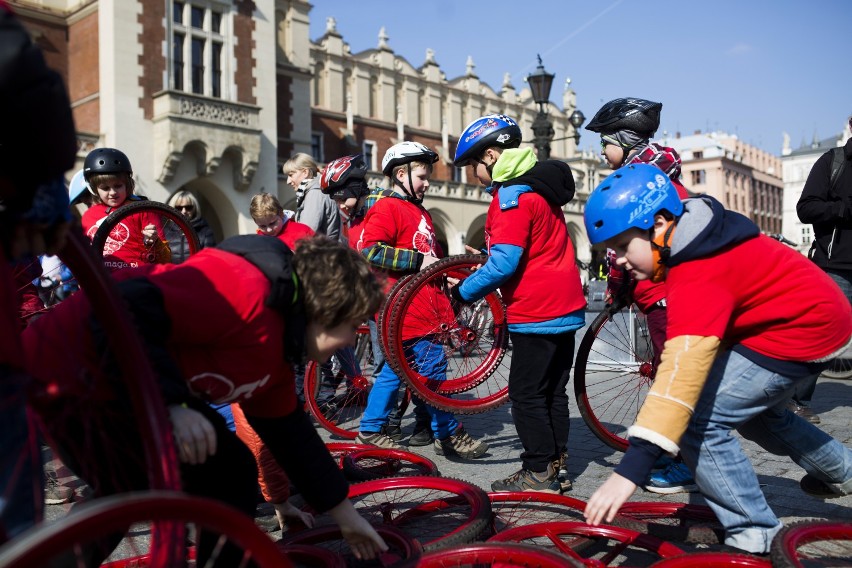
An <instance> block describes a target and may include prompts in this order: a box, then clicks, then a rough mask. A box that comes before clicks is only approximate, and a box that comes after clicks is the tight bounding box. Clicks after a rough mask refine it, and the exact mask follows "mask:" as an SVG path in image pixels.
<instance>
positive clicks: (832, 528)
mask: <svg viewBox="0 0 852 568" xmlns="http://www.w3.org/2000/svg"><path fill="white" fill-rule="evenodd" d="M770 558H771V560H772V565H773V566H777V567H779V568H788V567H795V568H804V567H811V566H852V522H850V521H831V520H829V521H803V522H801V523H796V524H792V525H790V526H787V527H784V528H783V529H781V531H780V532H779V533H778V534H777V535H775V539H774V540H773V541H772V548H771V551H770Z"/></svg>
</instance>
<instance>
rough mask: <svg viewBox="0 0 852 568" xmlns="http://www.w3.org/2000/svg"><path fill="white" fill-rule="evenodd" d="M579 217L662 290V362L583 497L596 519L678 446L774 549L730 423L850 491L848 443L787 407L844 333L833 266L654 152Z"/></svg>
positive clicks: (749, 529)
mask: <svg viewBox="0 0 852 568" xmlns="http://www.w3.org/2000/svg"><path fill="white" fill-rule="evenodd" d="M584 220H585V224H586V232H587V233H588V234H589V240H590V241H591V243H592V244H593V245H594V244H599V243H605V244H606V245H607V246H609V247H610V248H612V249H614V250H615V252H616V254H617V261H616V262H617V264H618V266H620V267H621V268H622V269H624V270H626V271H628V272H629V273H630V274H631V276H633V277H634V278H636V279H637V280H651V281H654V282H662V281H665V282H666V285H667V293H668V297H667V299H668V306H667V309H668V326H667V337H668V339H667V341H666V346H665V349H664V350H663V353H662V359H661V361H660V367H659V369H658V370H657V375H656V378H655V380H654V383H653V386H652V387H651V390H650V391H649V392H648V396H647V398H646V399H645V402H644V403H643V405H642V408H641V409H640V411H639V415H638V417H637V419H636V423H635V424H634V425H633V426H631V427H630V429H629V430H628V437H629V440H630V445H629V446H628V448H627V451H626V452H625V454H624V457H623V458H622V460H621V463H620V464H619V465H618V467H617V468H616V469H615V473H613V474H612V475H611V476H610V478H609V479H608V480H607V481H606V482H605V483H604V484H603V485H602V486H601V487H600V488H599V489H598V490H597V491H596V492H595V493H594V494H593V495H592V497H591V499H589V502H588V505H587V506H586V510H585V514H586V519H587V520H588V522H589V523H590V524H598V523H600V522H602V521H611V520H612V519H613V517H614V516H615V514H616V513H617V511H618V509H619V508H620V507H621V505H622V504H623V503H624V502H625V501H626V500H627V499H628V498H629V497H630V496H631V495H632V494H633V491H634V490H635V489H636V486H637V485H639V484H641V483H642V482H643V481H644V479H645V476H646V475H647V474H648V472H649V471H650V469H651V467H652V466H653V464H654V462H655V461H656V460H657V459H658V458H659V457H660V456H661V455H662V454H663V453H664V452H666V453H669V454H676V453H678V452H680V454H681V456H682V457H683V459H684V462H685V463H686V465H687V466H688V467H689V469H690V470H691V472H692V474H693V475H694V476H695V481H696V483H697V485H698V489H699V491H701V493H702V494H703V495H704V496H705V497H706V499H707V502H708V504H709V505H710V507H711V508H712V509H713V511H714V512H715V513H716V516H717V517H718V519H719V521H720V523H721V524H722V525H723V526H724V527H725V530H726V536H725V543H726V544H728V545H730V546H734V547H737V548H741V549H743V550H746V551H748V552H754V553H761V554H765V553H767V552H769V547H770V543H771V542H772V539H773V537H774V536H775V535H776V534H777V533H778V531H779V530H780V529H781V522H780V521H779V520H778V518H777V517H776V516H775V515H774V514H773V513H772V511H771V510H770V509H769V506H768V504H767V502H766V498H765V497H764V495H763V492H762V491H761V488H760V484H759V483H758V479H757V476H756V475H755V473H754V470H753V469H752V468H751V467H750V465H749V464H748V462H747V460H746V457H745V455H744V453H743V450H742V447H741V446H740V442H739V440H738V439H737V437H736V436H734V435H733V431H734V430H737V431H738V432H739V433H740V434H742V435H743V436H744V437H746V438H748V439H749V440H752V441H754V442H756V443H758V444H760V445H761V446H762V447H763V448H764V449H766V450H767V451H769V452H771V453H774V454H777V455H786V456H789V457H790V458H791V459H792V460H793V461H794V462H796V463H797V464H798V465H799V466H801V467H802V468H803V469H804V470H805V471H806V475H805V476H804V478H802V480H801V482H800V486H801V488H802V490H804V491H805V492H807V493H809V494H812V495H815V496H818V497H832V496H838V495H848V494H850V493H852V450H850V449H849V448H845V447H844V446H843V445H842V444H841V443H840V442H838V441H837V440H835V439H833V438H832V437H831V436H829V435H828V434H826V433H825V432H822V431H821V430H819V429H818V428H817V427H816V426H814V425H813V424H811V423H809V422H807V421H806V420H804V419H802V418H801V417H799V416H797V415H795V414H794V413H793V412H791V411H789V410H788V409H787V407H786V404H787V400H788V399H789V398H790V395H791V394H792V393H793V392H794V391H795V390H796V388H797V386H798V385H799V384H801V383H803V382H806V381H809V380H811V379H812V378H813V377H815V376H817V375H819V374H820V373H821V372H822V370H823V369H825V368H826V366H827V364H828V361H829V360H830V359H832V358H834V357H835V356H837V354H839V353H841V352H842V351H843V350H844V349H846V347H847V346H848V345H849V343H850V337H852V307H850V304H849V302H848V301H847V300H846V297H845V296H844V295H843V293H842V292H841V291H840V288H839V287H838V286H837V285H836V284H834V282H833V281H832V280H831V278H829V277H828V276H827V275H826V274H825V273H824V272H823V271H822V270H820V269H819V268H818V267H816V266H815V265H814V264H813V263H811V262H810V261H809V260H808V259H807V258H806V257H804V256H802V255H801V254H799V253H798V252H796V251H795V250H793V249H791V248H790V247H788V246H786V245H783V244H781V243H779V242H778V241H775V240H774V239H771V238H769V237H767V236H765V235H762V234H761V233H760V230H759V229H758V227H757V226H756V225H755V224H754V223H752V222H751V221H750V220H749V219H748V218H746V217H744V216H743V215H740V214H739V213H736V212H733V211H728V210H725V209H724V207H722V205H721V203H719V202H718V201H716V200H715V199H713V198H712V197H709V196H701V197H697V198H694V199H687V200H685V201H681V199H680V197H679V196H678V194H677V191H676V189H675V188H674V187H673V185H672V184H671V182H670V181H669V179H668V177H667V176H666V175H665V174H664V173H662V172H661V171H660V170H659V169H658V168H655V167H654V166H650V165H647V164H634V165H630V166H625V167H623V168H621V169H619V170H616V171H615V172H613V174H612V175H610V176H609V177H607V178H606V179H605V180H604V181H602V182H601V183H600V185H598V187H597V188H595V190H594V191H593V192H592V193H591V195H590V196H589V199H588V201H587V203H586V210H585V213H584Z"/></svg>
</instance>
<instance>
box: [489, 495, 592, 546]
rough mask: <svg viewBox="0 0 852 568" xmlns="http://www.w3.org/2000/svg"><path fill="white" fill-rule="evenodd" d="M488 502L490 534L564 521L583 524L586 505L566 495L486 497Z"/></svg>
mask: <svg viewBox="0 0 852 568" xmlns="http://www.w3.org/2000/svg"><path fill="white" fill-rule="evenodd" d="M488 499H490V500H491V534H492V535H495V534H497V533H500V532H502V531H504V530H507V529H510V528H513V527H517V526H521V525H530V524H536V523H545V522H549V521H564V520H565V519H566V518H567V519H571V520H576V521H578V522H583V521H584V520H585V517H584V516H583V511H585V510H586V502H585V501H581V500H579V499H574V498H573V497H568V496H567V495H557V494H555V493H543V492H536V491H505V492H496V493H489V494H488Z"/></svg>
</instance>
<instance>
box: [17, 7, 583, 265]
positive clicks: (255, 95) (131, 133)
mask: <svg viewBox="0 0 852 568" xmlns="http://www.w3.org/2000/svg"><path fill="white" fill-rule="evenodd" d="M10 4H11V5H12V7H13V9H14V10H15V11H16V12H17V13H18V14H19V16H20V17H21V19H22V20H23V21H24V24H25V25H26V26H27V27H28V29H29V30H30V31H31V32H32V34H33V37H34V39H35V40H36V42H37V43H38V44H39V45H40V46H41V47H42V49H43V50H44V51H45V54H46V56H47V58H48V62H49V64H50V65H51V66H52V67H54V68H56V69H58V70H59V71H60V72H61V73H62V75H63V77H64V78H65V80H66V82H67V85H68V89H69V93H70V95H71V100H72V105H73V109H74V116H75V120H76V124H77V128H78V132H79V134H78V138H79V141H80V152H79V158H80V163H81V164H82V159H83V158H84V157H85V155H86V153H87V152H88V151H89V150H90V149H91V148H94V147H96V146H114V147H118V148H120V149H121V150H123V151H124V152H125V153H127V155H128V156H129V158H130V160H131V162H132V163H133V166H134V173H135V176H136V178H137V187H138V189H139V191H140V193H142V194H144V195H146V196H147V197H149V198H151V199H154V200H157V201H166V200H167V199H168V198H169V197H170V196H171V195H172V194H173V193H174V192H175V191H177V190H178V189H183V188H186V189H190V190H192V191H193V192H195V193H196V195H198V197H199V199H200V201H201V205H202V211H203V214H204V216H205V217H206V218H207V219H208V221H209V222H210V224H211V225H212V226H213V228H214V231H215V232H216V234H217V237H219V238H222V237H225V236H229V235H233V234H237V233H246V232H251V231H253V230H254V227H253V224H252V223H251V219H250V218H249V216H248V203H249V200H250V198H251V196H252V195H253V194H255V193H257V192H260V191H267V192H272V193H276V192H277V193H278V195H279V197H280V198H281V200H282V202H283V203H284V204H285V206H287V205H289V204H292V202H293V201H294V194H293V191H292V189H291V188H290V187H289V186H288V185H287V184H286V176H284V175H283V174H282V173H281V170H280V166H281V164H283V162H284V161H286V160H287V158H289V157H290V156H291V155H292V154H293V153H295V152H307V153H309V154H311V155H313V156H314V157H315V158H316V159H317V161H318V162H319V164H320V165H321V166H322V165H323V164H324V163H325V162H327V161H329V160H331V159H334V158H336V157H339V156H341V155H345V154H348V153H355V152H362V153H364V154H365V156H366V157H367V159H368V161H369V163H370V165H371V174H370V183H371V184H373V185H376V184H380V183H382V182H383V180H382V179H381V174H380V171H379V170H380V164H381V158H382V156H383V155H384V153H385V151H386V150H387V149H388V148H389V147H390V146H392V145H393V144H395V143H396V142H398V141H400V140H416V141H418V142H422V143H424V144H426V145H428V146H430V147H431V148H434V149H435V150H436V151H437V152H438V154H439V155H440V158H441V159H440V161H439V162H438V164H437V165H436V169H435V174H434V177H433V184H432V188H431V189H430V192H429V194H428V195H427V197H426V200H425V202H424V203H425V205H426V207H427V208H428V209H429V210H430V211H431V213H432V215H433V217H434V219H435V221H436V228H437V231H438V232H439V236H440V238H441V240H442V241H443V242H444V244H446V245H447V246H446V249H445V250H447V251H448V252H449V253H459V252H463V251H464V246H463V245H464V244H465V243H468V244H472V245H474V246H481V245H482V243H483V240H484V238H483V226H484V219H485V212H486V210H487V207H488V203H489V202H490V197H489V196H488V195H487V194H486V193H485V192H484V191H483V189H482V188H481V187H480V186H479V184H478V182H476V180H473V183H469V182H468V179H467V175H468V172H466V171H464V170H459V169H457V168H454V167H453V166H452V158H453V154H454V152H455V145H456V142H457V137H458V135H459V134H460V133H461V131H462V129H463V128H464V127H465V126H466V125H467V124H468V123H469V122H470V121H472V120H474V119H475V118H477V117H479V116H481V115H483V114H488V113H505V114H508V115H510V116H512V117H514V118H516V119H517V120H518V123H519V124H520V125H521V127H522V129H523V131H524V137H525V139H528V140H532V130H531V125H532V123H533V120H534V118H535V116H536V113H537V110H538V108H537V105H536V104H535V103H534V101H533V100H532V96H531V92H530V90H529V89H528V88H526V87H524V86H521V87H524V88H520V89H516V87H515V85H513V84H511V81H510V80H509V78H508V76H507V77H506V78H504V80H503V83H502V84H501V86H500V89H499V90H496V91H495V90H494V89H493V88H492V87H491V86H489V84H488V83H486V82H485V81H484V80H483V79H480V77H478V76H477V74H476V66H475V63H474V62H473V61H471V60H468V61H467V70H466V73H465V74H464V75H463V76H460V77H455V78H447V76H446V74H445V73H444V72H443V71H442V70H441V68H440V66H439V64H438V62H437V61H436V59H435V56H434V53H432V52H431V50H427V52H426V53H425V54H424V56H423V60H422V61H420V62H419V63H412V62H410V61H409V60H408V59H406V57H403V56H402V55H400V54H397V53H395V52H394V51H393V49H392V47H391V45H392V43H391V41H390V38H389V37H388V34H386V33H385V32H384V30H383V31H382V32H381V33H380V34H379V37H378V38H377V45H376V47H375V48H374V49H368V50H365V51H362V52H360V53H352V52H351V50H350V48H349V45H348V44H347V43H346V42H345V41H344V38H343V37H342V36H341V34H340V33H339V32H338V31H337V28H336V23H335V22H334V21H333V20H330V21H328V22H326V32H325V33H324V34H323V36H322V37H320V38H318V39H316V40H315V41H312V40H311V38H310V37H309V30H310V11H311V4H310V3H308V2H305V1H303V0H254V1H252V0H164V1H162V2H148V1H146V0H11V1H10ZM407 55H408V56H409V57H411V54H407ZM531 56H532V54H531ZM554 96H558V93H554ZM561 98H562V100H561V108H560V107H559V106H557V105H556V104H552V103H551V104H550V105H548V108H547V110H548V113H549V116H550V119H551V120H552V122H553V129H554V140H553V142H552V144H551V148H552V150H551V154H552V157H554V158H557V159H564V160H566V161H568V162H569V163H571V165H572V168H574V169H575V178H577V182H578V188H579V190H580V191H578V195H577V197H576V199H575V201H574V202H572V203H570V204H568V205H567V206H566V207H565V218H566V223H567V224H568V227H569V229H570V232H571V235H572V237H573V239H574V242H575V244H576V246H577V249H578V256H579V257H580V258H581V259H586V260H588V249H589V247H588V242H587V240H586V237H585V232H584V230H583V225H582V218H581V216H582V203H584V202H585V195H584V193H583V192H585V194H587V193H588V191H589V190H590V189H591V188H593V187H594V186H595V184H596V182H597V178H596V177H594V176H596V175H597V168H598V165H599V164H600V160H599V158H598V157H597V156H593V155H591V154H589V155H587V156H582V155H580V154H578V153H577V150H576V141H575V138H574V136H575V131H574V127H573V126H572V125H571V123H570V121H569V117H570V116H571V113H572V112H574V110H575V109H576V94H575V93H574V91H573V90H572V89H570V88H568V85H567V84H566V88H565V90H564V92H563V93H562V94H561ZM71 173H73V172H69V177H70V175H71ZM587 176H593V177H592V178H589V177H587Z"/></svg>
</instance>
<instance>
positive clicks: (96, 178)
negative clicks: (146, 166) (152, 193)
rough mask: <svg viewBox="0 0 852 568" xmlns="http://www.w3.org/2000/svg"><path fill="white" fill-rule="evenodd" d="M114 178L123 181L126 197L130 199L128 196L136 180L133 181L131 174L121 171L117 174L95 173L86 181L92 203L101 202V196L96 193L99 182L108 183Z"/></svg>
mask: <svg viewBox="0 0 852 568" xmlns="http://www.w3.org/2000/svg"><path fill="white" fill-rule="evenodd" d="M115 180H121V181H123V182H124V187H125V188H127V197H126V198H125V201H126V200H127V199H130V196H131V195H133V190H134V189H136V182H134V181H133V175H132V174H129V173H126V172H121V173H117V174H95V175H92V176H90V177H89V179H88V180H87V181H86V183H88V184H89V187H91V188H92V191H90V192H89V193H90V194H91V195H92V204H102V203H103V201H101V196H100V195H98V186H99V185H101V184H107V185H108V184H110V183H112V182H114V181H115Z"/></svg>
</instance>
